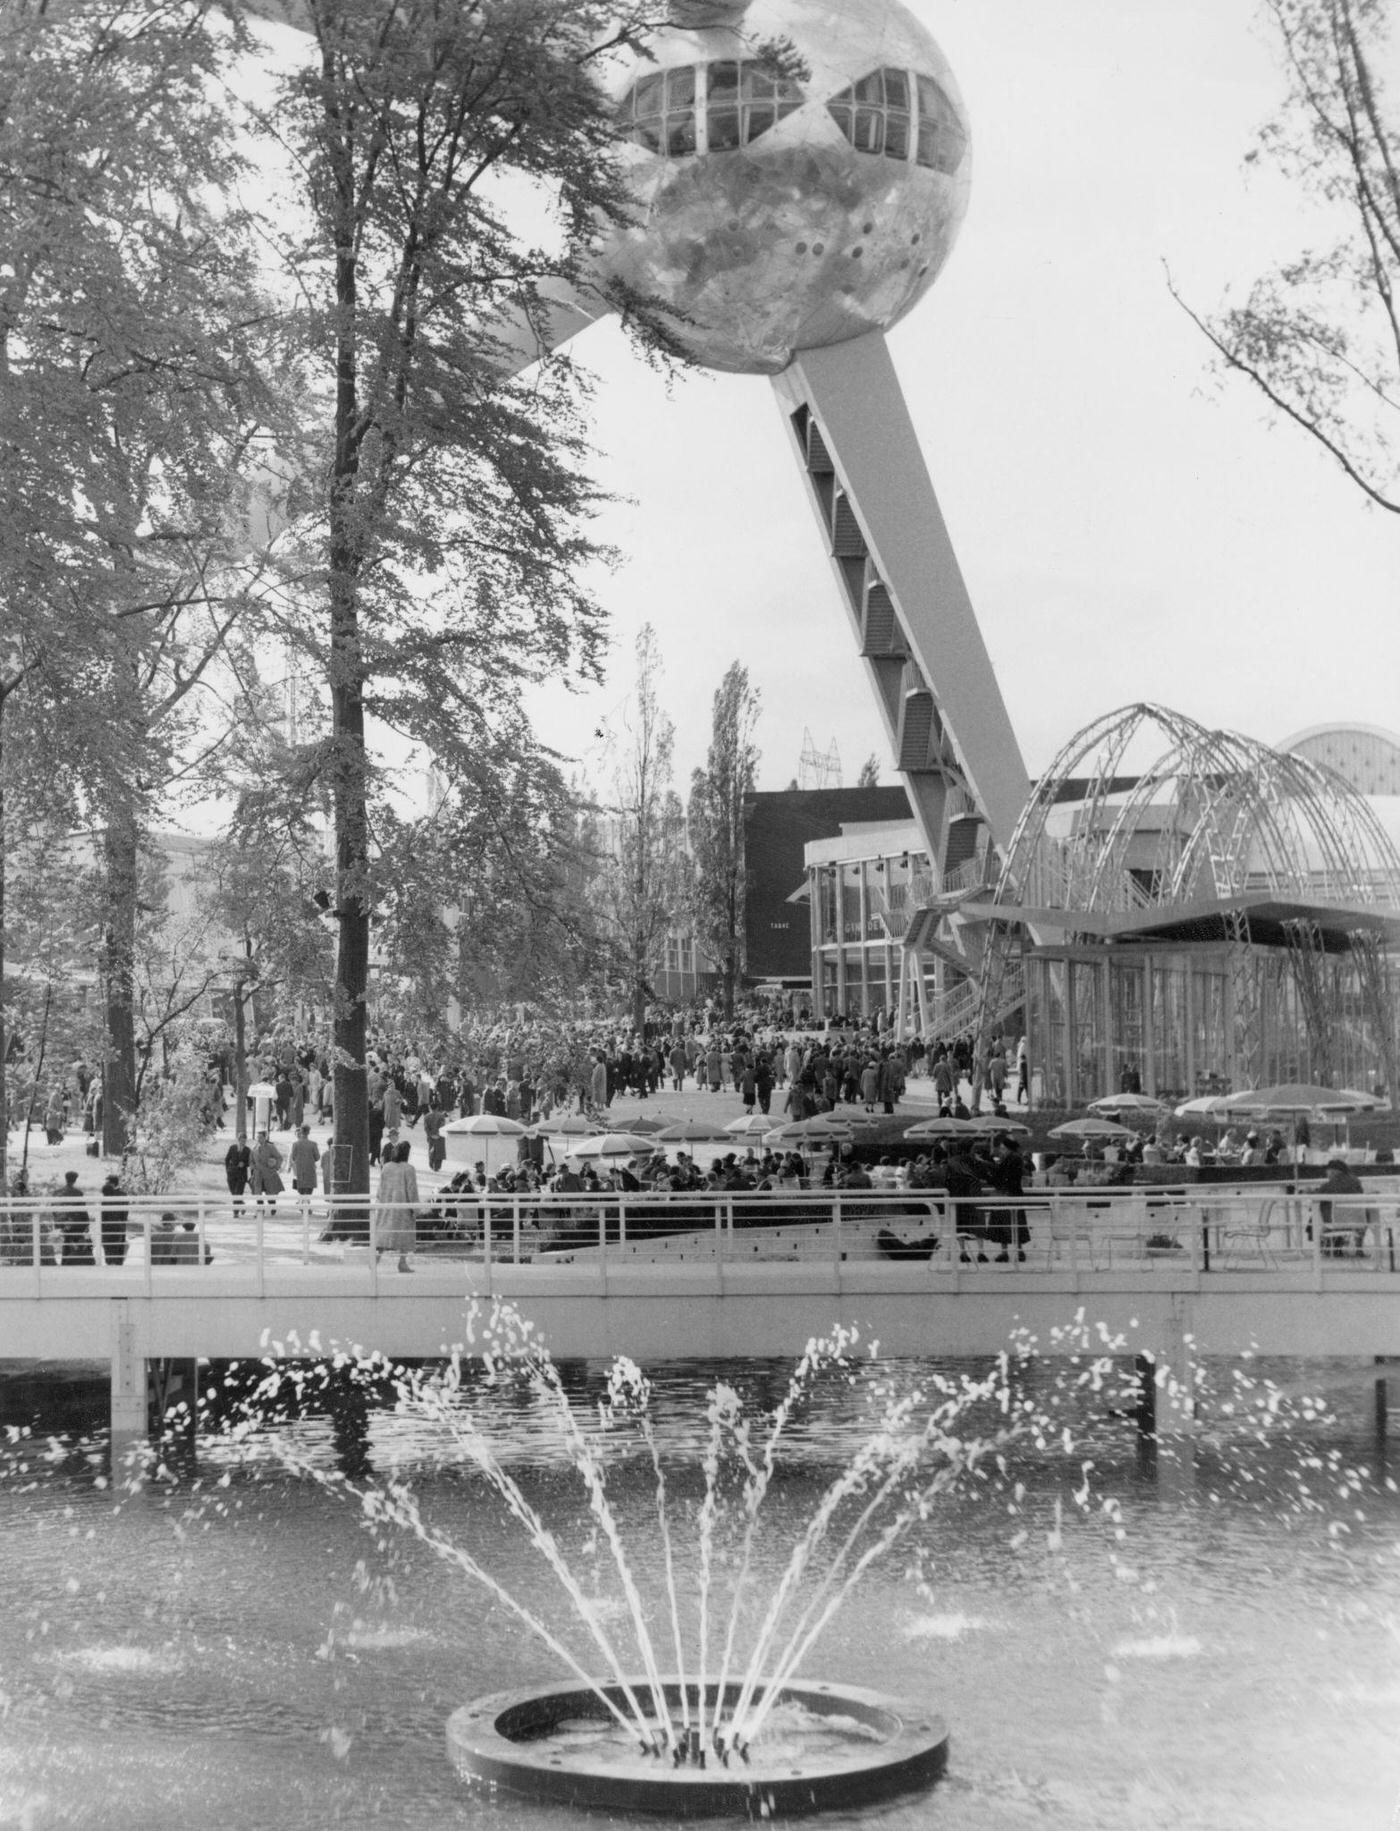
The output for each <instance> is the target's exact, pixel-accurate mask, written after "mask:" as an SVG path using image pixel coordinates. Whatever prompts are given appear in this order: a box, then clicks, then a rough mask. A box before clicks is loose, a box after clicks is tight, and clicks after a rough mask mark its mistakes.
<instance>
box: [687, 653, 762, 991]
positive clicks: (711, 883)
mask: <svg viewBox="0 0 1400 1831" xmlns="http://www.w3.org/2000/svg"><path fill="white" fill-rule="evenodd" d="M758 714H759V695H758V693H757V691H756V690H755V689H754V688H752V687H751V686H750V685H749V675H748V669H747V668H745V667H742V666H741V665H740V664H739V663H738V662H737V661H735V662H733V663H731V665H730V667H729V670H728V672H727V673H726V674H725V676H724V679H723V680H722V681H721V682H720V685H719V689H718V691H717V692H716V694H715V697H714V715H713V722H712V725H711V735H710V748H709V753H708V755H707V757H706V760H705V767H704V768H703V769H697V770H696V771H695V772H694V774H693V775H692V777H691V784H690V809H689V814H690V851H691V857H692V859H693V860H694V867H695V868H694V876H693V878H692V886H691V912H692V915H693V919H694V922H695V931H696V938H697V939H698V940H699V942H700V944H701V946H702V947H703V948H704V950H705V952H706V953H707V954H708V955H709V956H710V958H711V959H712V960H714V961H715V962H716V963H717V964H718V966H719V970H720V981H721V986H722V996H723V999H724V1014H725V1016H726V1017H729V1016H732V1015H733V1011H734V995H735V991H736V989H737V987H738V984H739V981H740V979H741V978H742V976H743V972H744V965H745V957H744V892H745V886H746V882H747V878H746V872H745V862H744V814H745V810H746V808H747V805H748V801H749V798H750V796H751V795H752V794H753V788H754V772H755V771H756V769H757V767H758V748H757V746H756V745H755V744H754V741H753V734H754V729H755V727H756V725H757V723H758Z"/></svg>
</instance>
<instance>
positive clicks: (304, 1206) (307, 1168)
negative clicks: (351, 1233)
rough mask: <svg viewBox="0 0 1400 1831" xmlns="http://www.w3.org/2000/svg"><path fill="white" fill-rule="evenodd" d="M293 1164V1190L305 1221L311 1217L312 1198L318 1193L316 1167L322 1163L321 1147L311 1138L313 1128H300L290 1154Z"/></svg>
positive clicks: (307, 1126)
mask: <svg viewBox="0 0 1400 1831" xmlns="http://www.w3.org/2000/svg"><path fill="white" fill-rule="evenodd" d="M288 1156H289V1158H290V1162H291V1171H292V1188H293V1189H294V1190H295V1191H296V1198H297V1207H298V1208H299V1209H300V1210H301V1213H302V1216H303V1218H304V1219H308V1220H309V1219H310V1216H311V1198H312V1196H313V1195H315V1193H316V1166H317V1164H318V1163H320V1161H321V1147H320V1145H319V1144H317V1142H316V1140H315V1139H314V1138H313V1137H312V1136H311V1127H310V1126H309V1125H303V1126H300V1127H298V1129H297V1135H296V1139H295V1141H294V1143H293V1145H292V1148H291V1151H290V1152H289V1153H288Z"/></svg>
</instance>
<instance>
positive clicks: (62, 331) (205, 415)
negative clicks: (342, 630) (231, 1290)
mask: <svg viewBox="0 0 1400 1831" xmlns="http://www.w3.org/2000/svg"><path fill="white" fill-rule="evenodd" d="M238 42H239V34H238V33H237V31H236V30H235V29H234V28H233V27H231V26H229V25H228V24H227V23H222V22H218V21H217V19H216V18H215V16H212V15H208V14H206V13H205V11H204V10H203V9H202V8H201V7H199V6H195V5H189V4H182V3H180V0H116V3H115V4H108V5H98V4H96V3H95V0H50V3H41V0H33V3H31V0H0V247H3V249H4V251H5V262H4V265H3V268H0V408H3V416H4V424H5V428H6V441H7V449H6V464H5V466H4V467H3V469H0V577H3V578H4V579H5V581H6V583H5V595H6V620H7V625H8V626H9V628H11V629H16V630H17V631H18V635H17V640H16V647H15V654H16V657H17V667H16V669H6V671H5V677H4V684H5V685H6V687H7V689H8V691H7V693H6V695H5V701H6V703H8V700H9V698H10V697H11V695H12V693H13V691H15V690H18V689H19V688H20V686H21V684H22V686H23V690H25V691H29V690H30V688H31V686H32V685H33V683H34V682H35V680H36V671H37V670H38V669H40V668H41V667H43V666H47V667H48V668H49V669H50V670H51V671H53V672H55V673H57V672H58V671H59V669H60V668H62V669H63V670H66V671H67V672H69V673H71V674H74V675H76V676H77V677H78V679H79V680H80V682H81V683H82V687H81V690H80V691H79V692H77V693H76V694H70V695H68V696H67V697H66V700H65V699H64V698H63V697H58V696H55V699H54V703H55V705H56V707H57V712H58V716H57V717H56V718H55V720H54V721H53V723H52V726H51V728H50V729H49V730H48V732H47V737H48V740H49V743H48V747H47V754H48V755H49V756H55V755H57V756H62V757H64V759H65V764H66V766H67V767H69V768H72V769H74V770H78V771H80V772H81V776H82V781H83V788H84V791H85V794H84V801H83V814H84V819H85V821H86V823H87V824H90V825H94V826H96V827H98V828H99V829H100V830H101V832H102V835H103V837H102V850H103V866H104V869H103V879H102V881H103V885H104V892H105V897H106V902H107V912H106V916H105V919H104V922H103V937H102V971H103V982H104V985H105V987H106V994H107V1000H108V1027H109V1038H108V1048H107V1052H106V1053H107V1077H106V1098H105V1102H104V1121H105V1128H104V1129H105V1131H106V1142H107V1145H108V1147H109V1149H118V1148H120V1147H121V1145H122V1144H123V1142H124V1140H125V1137H126V1134H127V1130H128V1127H129V1124H130V1121H131V1117H132V1114H133V1112H134V1107H135V1100H136V1078H137V1069H136V1037H135V1019H134V1015H133V1007H134V998H135V970H136V968H135V957H134V946H135V941H134V937H135V928H136V918H137V897H138V884H139V853H140V847H141V840H142V835H143V833H144V831H145V830H146V828H147V826H148V824H149V818H150V812H151V808H152V805H153V803H154V801H155V800H156V799H157V798H158V797H160V796H161V795H162V794H164V793H165V792H167V791H168V790H169V788H170V786H171V784H172V782H173V781H175V780H177V779H179V778H180V777H181V776H182V775H183V774H185V773H186V772H187V771H188V770H189V769H190V767H191V761H190V757H189V755H188V754H187V751H182V746H186V747H187V746H188V743H189V741H190V739H191V738H192V736H193V735H194V734H196V733H198V732H202V731H203V730H204V729H205V726H206V723H207V719H208V706H207V704H206V705H203V706H201V707H200V709H199V712H198V715H197V716H196V715H194V714H193V702H194V700H195V698H196V697H198V696H199V695H200V694H201V691H202V688H203V685H204V682H205V680H206V675H207V670H208V668H209V665H210V663H211V661H212V659H213V657H214V656H215V655H217V654H218V653H219V651H220V648H221V646H222V643H223V641H224V639H225V637H226V635H227V633H228V630H229V628H230V627H231V625H232V624H233V622H234V621H236V620H237V618H238V617H239V616H240V615H241V614H242V611H243V610H244V608H245V607H246V604H247V602H248V595H247V578H246V569H245V568H241V567H239V566H237V565H236V564H235V560H236V557H237V548H238V546H239V545H240V544H242V543H241V542H239V541H238V540H236V538H235V530H236V528H237V526H238V523H239V519H240V517H239V515H238V512H237V511H238V509H239V507H240V505H241V503H242V500H243V498H244V496H245V493H246V492H245V487H244V483H243V472H244V467H245V463H246V461H247V459H248V457H249V454H250V452H252V451H254V450H255V449H256V447H257V444H258V441H259V440H260V439H261V438H262V437H263V436H264V433H265V430H266V427H267V424H268V421H269V418H270V416H271V407H270V401H271V398H272V396H271V391H270V390H269V389H268V388H267V387H265V386H264V382H265V379H266V376H265V370H264V363H265V360H266V357H267V354H268V351H267V337H268V334H269V332H270V330H271V320H270V318H269V316H268V314H267V313H266V311H265V308H264V307H263V306H262V305H261V304H260V303H259V301H258V299H257V296H256V290H255V288H253V287H252V286H251V285H250V281H251V277H252V276H253V274H254V272H255V262H254V260H253V258H252V254H251V248H250V243H249V240H248V237H247V234H246V225H245V224H244V223H243V221H242V220H241V219H240V217H239V216H238V214H237V212H236V211H235V210H234V209H233V208H232V207H231V206H230V204H229V202H228V199H229V198H230V197H231V196H232V194H233V192H234V189H235V182H234V181H235V179H236V176H237V172H238V161H237V159H236V158H235V156H234V154H233V152H232V151H231V146H230V138H229V132H228V122H227V119H226V117H225V116H224V114H223V113H222V112H221V110H220V107H219V105H218V101H217V98H218V96H219V94H220V90H219V86H218V80H217V79H218V77H219V74H220V71H221V69H222V66H223V62H224V59H225V57H226V55H227V54H228V53H229V52H230V51H231V50H232V49H234V48H235V47H236V45H237V43H238ZM90 699H100V700H101V701H102V702H103V704H104V716H102V717H101V718H98V719H93V718H91V717H88V716H82V714H83V713H84V712H85V711H86V710H87V709H88V704H89V701H90ZM196 758H197V746H196Z"/></svg>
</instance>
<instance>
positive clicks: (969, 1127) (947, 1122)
mask: <svg viewBox="0 0 1400 1831" xmlns="http://www.w3.org/2000/svg"><path fill="white" fill-rule="evenodd" d="M977 1130H978V1127H977V1125H976V1123H975V1121H973V1120H971V1119H955V1118H953V1116H952V1114H951V1113H945V1114H944V1115H943V1116H942V1117H941V1118H938V1119H921V1120H920V1121H919V1123H918V1124H917V1125H911V1126H910V1127H909V1128H908V1129H907V1130H906V1132H905V1134H904V1136H905V1137H906V1138H972V1137H974V1136H975V1135H976V1133H977Z"/></svg>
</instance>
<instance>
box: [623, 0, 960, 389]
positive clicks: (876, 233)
mask: <svg viewBox="0 0 1400 1831" xmlns="http://www.w3.org/2000/svg"><path fill="white" fill-rule="evenodd" d="M673 17H674V18H677V19H679V20H683V21H685V24H684V25H681V24H673V25H672V27H671V28H670V29H669V30H667V31H665V32H664V33H662V34H660V35H659V36H658V37H657V38H656V39H655V40H653V41H651V43H650V44H649V49H650V51H651V54H652V55H651V57H650V58H649V59H647V60H642V61H638V62H636V63H634V64H632V65H630V66H628V67H625V68H622V69H619V70H616V71H614V73H613V74H612V76H611V79H610V81H609V85H608V86H609V90H610V93H611V94H612V96H613V98H614V100H615V101H616V103H617V105H618V110H619V120H620V125H621V129H622V132H623V133H624V135H625V136H627V138H628V140H629V142H630V143H629V145H628V147H627V149H626V154H625V156H626V157H627V158H628V159H629V160H630V161H631V163H632V166H633V182H634V185H635V189H636V195H637V199H638V203H639V206H640V210H641V217H640V220H639V222H638V223H637V225H636V226H635V227H634V228H631V229H629V230H627V231H626V232H624V233H622V234H621V235H619V236H617V237H615V238H614V239H613V240H612V241H611V242H610V243H609V244H608V245H607V246H606V247H605V248H604V249H603V250H602V252H601V254H600V257H599V258H600V265H601V267H602V270H603V273H604V275H605V276H607V277H610V278H614V279H617V280H620V281H622V282H624V283H625V284H626V285H627V286H628V287H629V288H631V289H632V290H633V291H635V292H636V293H639V294H643V295H646V296H649V297H651V298H653V299H656V300H659V301H661V302H662V303H663V304H665V305H666V306H668V307H670V308H671V309H672V310H673V311H674V312H675V313H677V314H678V318H679V322H678V325H677V329H678V334H679V336H680V338H681V340H682V342H684V343H685V344H686V345H687V347H688V348H689V349H690V350H691V352H692V353H693V355H694V356H695V357H696V358H697V360H699V361H700V362H702V363H704V364H706V365H707V366H709V367H711V368H716V369H725V370H730V371H734V372H739V373H748V374H769V375H771V374H777V373H778V372H779V371H781V370H782V369H785V368H786V367H787V366H788V364H789V363H790V362H791V361H792V359H793V357H794V355H795V354H796V353H797V352H798V351H800V350H805V349H815V348H819V347H821V346H823V345H826V344H832V343H841V342H844V341H846V339H848V338H851V337H859V336H862V335H864V334H865V333H866V332H869V331H875V330H887V329H888V328H889V327H890V326H891V325H892V324H894V323H896V322H897V321H898V320H899V319H900V318H902V317H903V316H904V314H905V313H906V312H907V311H908V310H909V309H910V307H911V306H913V305H915V304H916V303H917V302H918V301H919V299H921V298H922V297H923V295H924V293H926V292H927V291H928V289H929V287H930V286H931V285H932V284H933V282H934V280H935V279H936V278H937V276H938V274H939V272H940V270H941V269H942V266H943V263H944V262H945V261H946V260H947V258H948V255H949V253H950V252H951V250H952V246H953V242H954V240H955V239H956V236H957V232H958V228H959V226H960V224H961V222H962V218H963V215H964V213H965V211H966V208H967V198H968V190H969V186H970V182H971V150H970V143H969V134H968V128H967V115H966V110H965V108H964V106H963V102H962V98H961V96H960V94H959V92H958V88H957V84H956V82H955V80H954V78H953V75H952V72H951V70H950V69H949V67H948V63H947V60H946V59H945V58H944V56H943V54H942V52H941V51H940V50H939V49H938V46H937V45H936V44H935V43H934V41H933V39H932V38H931V37H930V36H929V34H928V33H927V32H926V31H925V30H924V29H923V27H922V26H921V25H919V24H918V23H917V21H915V20H914V19H913V18H912V17H911V16H910V14H909V13H908V12H907V11H906V10H905V8H904V7H903V6H901V5H900V4H898V0H750V4H749V5H748V6H747V7H744V6H742V5H735V4H730V5H715V4H708V5H701V4H689V5H680V6H678V7H677V9H676V11H675V13H674V14H673ZM702 21H717V23H701V22H702ZM784 38H785V39H787V40H789V41H790V42H791V44H792V45H793V47H794V48H795V50H796V51H797V53H798V54H799V56H800V58H801V59H802V61H803V63H804V64H805V65H806V66H807V73H806V74H803V75H802V76H801V77H800V78H799V79H798V80H792V79H791V78H787V79H784V78H783V76H782V75H781V73H780V72H778V71H775V66H774V64H773V62H772V60H771V59H770V58H767V57H765V56H764V54H763V47H764V46H765V45H766V44H770V43H771V42H772V41H774V40H778V39H784Z"/></svg>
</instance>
